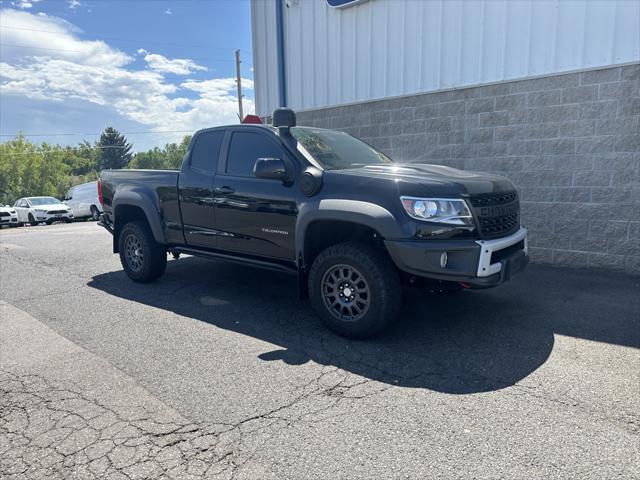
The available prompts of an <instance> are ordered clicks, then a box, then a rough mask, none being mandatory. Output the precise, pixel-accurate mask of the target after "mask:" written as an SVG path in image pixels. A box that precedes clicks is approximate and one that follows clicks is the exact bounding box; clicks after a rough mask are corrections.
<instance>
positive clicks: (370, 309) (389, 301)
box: [309, 242, 402, 338]
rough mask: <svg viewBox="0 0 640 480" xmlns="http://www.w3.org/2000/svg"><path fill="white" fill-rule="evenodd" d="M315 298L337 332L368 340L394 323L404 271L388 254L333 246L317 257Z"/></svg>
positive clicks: (313, 275)
mask: <svg viewBox="0 0 640 480" xmlns="http://www.w3.org/2000/svg"><path fill="white" fill-rule="evenodd" d="M309 297H310V299H311V303H312V304H313V307H314V309H315V310H316V312H317V313H318V315H319V316H320V318H321V319H322V320H323V321H324V323H325V324H326V325H327V326H328V327H329V328H330V329H331V330H333V331H334V332H336V333H338V334H340V335H343V336H346V337H353V338H366V337H369V336H372V335H375V334H376V333H379V332H381V331H382V330H384V329H385V328H387V327H388V326H389V325H390V324H391V323H393V321H394V320H395V319H396V317H397V315H398V312H399V310H400V305H401V297H402V294H401V289H400V279H399V278H398V273H397V271H396V269H395V267H394V265H393V263H392V262H391V260H390V259H389V257H388V256H387V255H386V252H383V251H380V250H377V249H375V248H373V247H371V246H369V245H367V244H364V243H358V242H345V243H340V244H338V245H333V246H331V247H329V248H327V249H326V250H324V251H323V252H321V253H320V254H319V255H318V257H317V258H316V259H315V260H314V262H313V265H312V266H311V270H310V272H309Z"/></svg>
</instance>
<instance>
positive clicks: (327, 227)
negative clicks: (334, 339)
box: [99, 109, 528, 337]
mask: <svg viewBox="0 0 640 480" xmlns="http://www.w3.org/2000/svg"><path fill="white" fill-rule="evenodd" d="M295 125H296V118H295V114H294V113H293V112H292V111H291V110H288V109H278V110H276V111H275V112H274V115H273V126H267V125H243V124H241V125H231V126H225V127H216V128H209V129H205V130H200V131H199V132H197V133H196V134H195V135H194V136H193V139H192V141H191V144H190V145H189V148H188V151H187V154H186V156H185V159H184V162H183V164H182V168H181V169H180V170H179V171H178V170H175V171H174V170H105V171H103V172H102V173H101V175H100V182H99V196H100V201H101V203H102V204H103V207H104V214H103V215H102V216H101V220H100V224H101V225H102V226H103V227H105V228H106V229H107V230H109V232H111V233H112V234H113V251H114V253H119V254H120V259H121V262H122V266H123V268H124V270H125V272H126V273H127V275H128V276H129V277H130V278H131V279H132V280H134V281H137V282H149V281H152V280H155V279H157V278H158V277H160V276H161V275H162V274H163V272H164V271H165V267H166V263H167V253H168V252H169V253H172V254H173V256H174V257H175V258H178V257H179V255H180V254H181V253H185V254H192V255H200V256H204V257H212V258H218V259H227V260H231V261H236V262H243V263H247V264H252V265H256V266H259V267H266V268H272V269H278V270H284V271H287V272H291V273H293V274H295V275H297V278H298V289H299V292H300V294H301V295H302V296H306V295H307V294H308V295H309V297H310V300H311V302H312V304H313V306H314V308H315V310H316V311H317V313H318V315H319V316H320V317H321V318H322V319H323V320H324V321H325V322H326V324H327V325H328V326H329V327H330V328H332V329H333V330H334V331H336V332H338V333H340V334H342V335H346V336H351V337H366V336H369V335H372V334H374V333H377V332H379V331H381V330H382V329H383V328H384V327H386V326H387V325H389V324H390V323H391V322H392V321H393V320H394V318H395V317H396V315H397V313H398V311H399V308H400V303H401V287H402V285H424V286H425V287H429V288H431V289H439V290H456V289H460V288H486V287H493V286H496V285H499V284H501V283H502V282H504V281H505V280H508V279H509V278H510V277H511V276H512V275H514V274H515V273H517V272H519V271H520V270H522V269H523V268H524V267H525V265H526V263H527V261H528V255H527V230H526V229H525V228H523V227H521V224H520V206H519V200H518V194H517V192H516V190H515V188H514V186H513V185H512V184H511V183H510V182H509V181H508V180H507V179H505V178H502V177H499V176H495V175H487V174H482V173H473V172H467V171H461V170H456V169H453V168H448V167H444V166H437V165H425V164H407V165H401V164H397V163H394V162H393V161H392V160H391V159H389V158H388V157H387V156H386V155H385V154H383V153H382V152H379V151H377V150H376V149H374V148H372V147H371V146H369V145H367V144H366V143H364V142H362V141H360V140H357V139H356V138H354V137H352V136H349V135H347V134H345V133H342V132H337V131H333V130H324V129H320V128H312V127H297V126H295Z"/></svg>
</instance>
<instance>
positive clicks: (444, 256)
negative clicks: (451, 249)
mask: <svg viewBox="0 0 640 480" xmlns="http://www.w3.org/2000/svg"><path fill="white" fill-rule="evenodd" d="M448 260H449V256H448V255H447V252H442V255H440V266H441V267H442V268H444V267H446V266H447V261H448Z"/></svg>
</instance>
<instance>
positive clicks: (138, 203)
mask: <svg viewBox="0 0 640 480" xmlns="http://www.w3.org/2000/svg"><path fill="white" fill-rule="evenodd" d="M123 206H130V207H137V208H140V209H141V210H142V212H143V213H144V215H145V217H146V219H147V223H148V224H149V228H150V229H151V232H152V233H153V238H154V239H155V241H156V242H158V243H159V244H164V243H165V237H164V230H163V228H162V221H161V218H162V208H161V204H160V200H159V199H158V197H157V196H156V195H155V193H154V192H153V191H151V190H149V189H146V188H141V187H139V186H128V185H121V186H120V187H119V188H118V189H117V190H116V192H115V193H114V196H113V201H112V209H113V222H114V225H118V216H117V211H118V208H119V207H123ZM114 242H117V238H116V236H115V235H114Z"/></svg>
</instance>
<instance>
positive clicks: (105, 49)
mask: <svg viewBox="0 0 640 480" xmlns="http://www.w3.org/2000/svg"><path fill="white" fill-rule="evenodd" d="M0 13H2V17H1V18H2V22H3V24H4V23H5V22H6V25H11V26H14V27H23V28H29V30H24V31H22V30H18V29H5V28H3V29H2V30H1V35H2V37H1V40H2V44H17V45H30V46H34V47H45V48H55V49H56V50H35V49H34V50H17V49H15V50H12V49H11V47H5V45H2V53H3V57H2V58H3V61H2V63H0V93H1V94H2V95H3V96H4V95H11V96H17V98H20V97H23V98H24V97H27V98H31V99H36V100H38V101H39V102H41V104H43V105H49V107H47V108H48V109H49V110H51V109H52V108H53V109H56V110H58V109H64V104H65V102H69V101H71V100H80V101H84V102H90V103H91V104H93V105H98V106H101V107H104V108H105V109H115V110H116V111H117V112H118V113H119V114H120V115H122V116H124V117H126V118H127V119H129V120H133V121H136V122H138V123H141V124H144V125H147V126H148V127H149V129H150V130H154V131H163V130H187V131H195V130H198V129H200V128H204V127H208V126H215V125H221V124H225V123H236V122H237V115H236V112H237V99H236V92H235V89H236V85H235V79H234V78H218V79H208V80H196V79H190V80H185V81H183V82H182V83H180V84H173V83H171V82H168V81H167V80H166V79H165V78H164V76H163V73H165V72H166V73H173V74H185V75H186V74H189V73H193V72H195V71H205V70H206V69H205V67H202V66H200V65H197V64H195V63H194V62H193V61H191V60H188V59H167V58H166V57H163V56H162V55H159V54H152V53H149V52H147V51H146V50H144V49H139V50H138V54H140V55H144V59H145V61H146V62H147V64H148V68H145V69H143V70H133V69H131V68H130V67H128V65H129V63H130V62H131V61H132V60H133V59H132V57H130V56H128V55H127V54H126V53H124V52H122V51H120V50H118V49H115V48H112V47H111V46H109V45H108V44H106V43H104V42H102V41H89V40H81V39H79V38H78V36H77V32H78V29H77V28H76V27H75V26H74V25H72V24H70V23H68V22H66V21H63V20H61V19H58V18H55V17H49V16H46V15H45V16H37V15H32V14H29V13H27V12H18V11H16V10H2V11H1V12H0ZM34 29H37V30H43V31H48V32H52V33H46V32H34V31H33V30H34ZM69 50H73V51H69ZM242 84H243V89H246V90H251V89H252V88H253V82H252V80H251V79H243V80H242ZM244 107H245V111H246V112H248V113H250V112H253V111H254V104H253V100H251V99H250V98H245V99H244ZM43 111H46V108H44V107H43ZM39 120H40V121H42V118H40V119H39ZM18 129H25V130H26V128H25V126H22V125H19V126H18V125H17V126H16V130H18ZM51 130H55V129H53V128H52V129H51ZM181 135H182V134H167V135H163V136H162V137H161V138H160V139H161V140H163V141H175V140H177V139H179V138H180V137H181Z"/></svg>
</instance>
